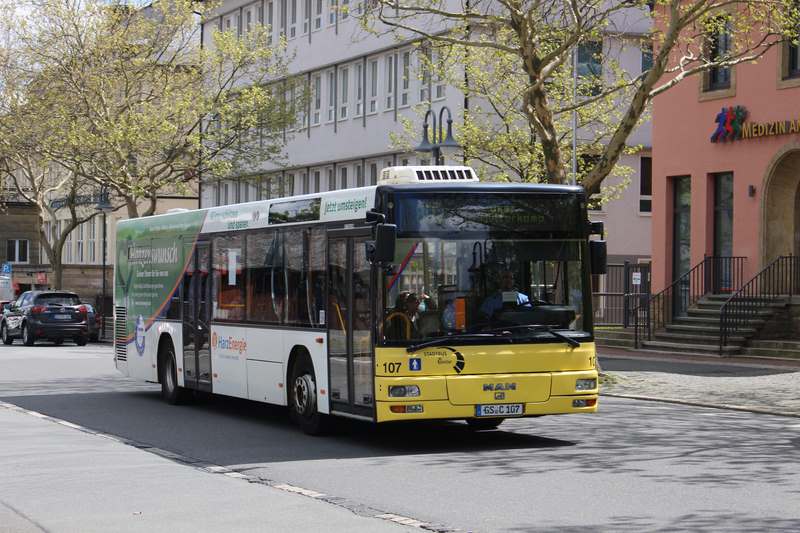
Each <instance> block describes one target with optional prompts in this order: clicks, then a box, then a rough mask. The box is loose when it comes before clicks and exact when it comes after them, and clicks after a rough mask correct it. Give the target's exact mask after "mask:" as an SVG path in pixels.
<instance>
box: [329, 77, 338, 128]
mask: <svg viewBox="0 0 800 533" xmlns="http://www.w3.org/2000/svg"><path fill="white" fill-rule="evenodd" d="M335 117H336V73H335V72H334V71H332V70H331V71H328V122H333V119H334V118H335Z"/></svg>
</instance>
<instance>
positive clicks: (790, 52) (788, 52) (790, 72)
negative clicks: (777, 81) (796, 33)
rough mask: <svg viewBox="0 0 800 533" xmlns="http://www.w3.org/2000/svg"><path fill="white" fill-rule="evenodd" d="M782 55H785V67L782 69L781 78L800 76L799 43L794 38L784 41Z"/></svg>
mask: <svg viewBox="0 0 800 533" xmlns="http://www.w3.org/2000/svg"><path fill="white" fill-rule="evenodd" d="M795 39H798V37H795ZM784 55H785V56H786V68H785V69H784V70H783V78H784V79H788V78H800V43H798V42H797V41H796V40H795V41H794V42H788V43H786V49H785V52H784Z"/></svg>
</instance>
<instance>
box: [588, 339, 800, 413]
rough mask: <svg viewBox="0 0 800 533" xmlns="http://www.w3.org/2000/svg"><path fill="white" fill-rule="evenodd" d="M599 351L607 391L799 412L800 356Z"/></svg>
mask: <svg viewBox="0 0 800 533" xmlns="http://www.w3.org/2000/svg"><path fill="white" fill-rule="evenodd" d="M598 352H599V356H598V358H599V360H600V366H601V367H602V368H603V373H604V374H605V375H606V376H605V379H604V380H603V386H602V387H601V394H604V395H607V396H619V397H628V398H639V399H648V400H659V401H668V402H675V403H685V404H691V405H704V406H710V407H721V408H725V409H736V410H744V411H751V412H757V413H768V414H779V415H786V416H796V417H800V394H798V388H800V361H786V360H765V359H758V358H746V357H735V358H719V357H702V356H681V355H677V354H676V355H659V354H652V353H637V352H635V351H632V350H617V349H613V348H600V349H599V350H598Z"/></svg>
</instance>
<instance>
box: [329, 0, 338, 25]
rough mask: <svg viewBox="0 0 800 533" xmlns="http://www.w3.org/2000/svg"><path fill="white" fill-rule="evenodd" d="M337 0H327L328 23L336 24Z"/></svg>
mask: <svg viewBox="0 0 800 533" xmlns="http://www.w3.org/2000/svg"><path fill="white" fill-rule="evenodd" d="M338 3H339V2H338V0H328V24H330V25H331V26H333V25H334V24H336V15H337V11H338V9H337V7H338V6H337V4H338Z"/></svg>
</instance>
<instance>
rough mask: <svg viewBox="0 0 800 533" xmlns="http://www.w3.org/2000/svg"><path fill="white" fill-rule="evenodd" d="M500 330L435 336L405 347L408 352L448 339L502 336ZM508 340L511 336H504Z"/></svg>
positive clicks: (494, 337) (445, 341) (436, 344)
mask: <svg viewBox="0 0 800 533" xmlns="http://www.w3.org/2000/svg"><path fill="white" fill-rule="evenodd" d="M499 333H500V332H494V333H492V332H487V333H461V334H456V335H443V336H441V337H435V338H433V339H431V340H428V341H425V342H420V343H417V344H412V345H410V346H408V347H407V348H406V351H407V352H408V353H411V352H416V351H417V350H420V349H422V348H428V347H429V346H440V345H442V344H450V341H453V340H466V339H496V338H497V337H504V336H503V335H500V334H499ZM505 338H507V339H508V341H509V342H511V337H507V336H505Z"/></svg>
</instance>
